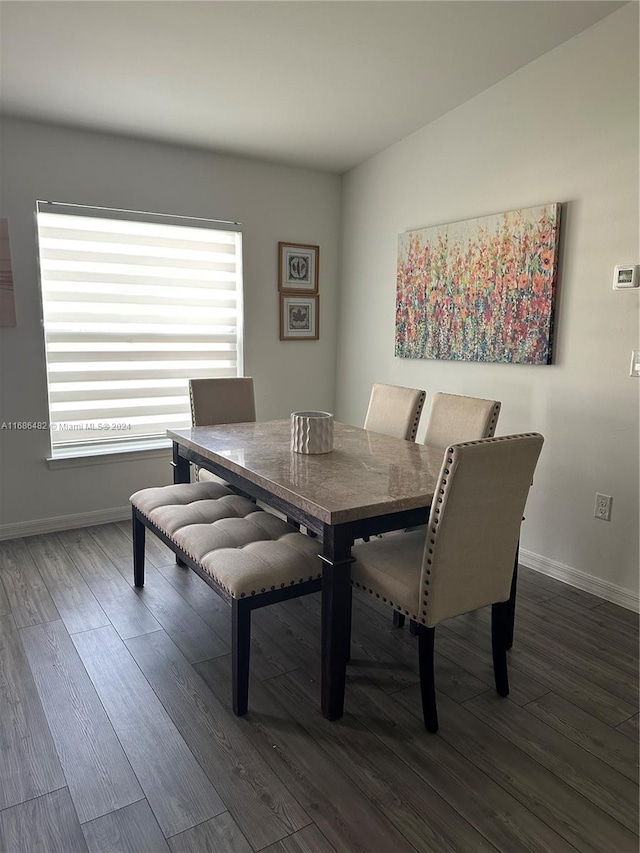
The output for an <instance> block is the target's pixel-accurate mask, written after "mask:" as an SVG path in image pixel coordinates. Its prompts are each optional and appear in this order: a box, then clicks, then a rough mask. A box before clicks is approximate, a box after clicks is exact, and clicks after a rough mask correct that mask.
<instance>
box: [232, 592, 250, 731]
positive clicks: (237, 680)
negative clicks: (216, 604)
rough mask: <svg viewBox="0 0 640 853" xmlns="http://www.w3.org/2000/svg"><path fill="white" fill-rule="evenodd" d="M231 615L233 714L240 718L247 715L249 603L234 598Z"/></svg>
mask: <svg viewBox="0 0 640 853" xmlns="http://www.w3.org/2000/svg"><path fill="white" fill-rule="evenodd" d="M231 613H232V615H231V631H232V633H233V636H232V641H231V661H232V662H231V666H232V670H233V687H232V689H233V712H234V714H236V715H237V716H238V717H241V716H242V715H243V714H246V713H247V708H248V705H249V652H250V650H251V608H250V607H249V602H248V601H244V600H243V599H238V598H234V599H233V602H232V605H231Z"/></svg>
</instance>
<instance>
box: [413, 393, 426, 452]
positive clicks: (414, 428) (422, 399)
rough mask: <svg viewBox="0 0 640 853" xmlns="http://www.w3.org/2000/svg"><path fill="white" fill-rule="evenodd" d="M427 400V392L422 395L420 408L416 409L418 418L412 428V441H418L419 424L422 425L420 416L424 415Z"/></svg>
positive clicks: (414, 420) (419, 403) (416, 417)
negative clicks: (423, 410)
mask: <svg viewBox="0 0 640 853" xmlns="http://www.w3.org/2000/svg"><path fill="white" fill-rule="evenodd" d="M426 399H427V392H426V391H422V393H421V394H420V400H419V402H418V408H417V409H416V416H415V418H414V419H413V426H412V427H411V435H410V436H409V440H410V441H415V440H416V435H417V434H418V424H419V423H420V415H421V414H422V409H423V407H424V401H425V400H426Z"/></svg>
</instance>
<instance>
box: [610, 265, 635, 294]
mask: <svg viewBox="0 0 640 853" xmlns="http://www.w3.org/2000/svg"><path fill="white" fill-rule="evenodd" d="M630 287H638V267H637V266H634V265H633V264H621V265H620V266H617V267H616V268H615V270H614V272H613V289H614V290H628V289H629V288H630Z"/></svg>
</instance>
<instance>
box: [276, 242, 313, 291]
mask: <svg viewBox="0 0 640 853" xmlns="http://www.w3.org/2000/svg"><path fill="white" fill-rule="evenodd" d="M319 256H320V247H319V246H305V245H303V244H302V243H278V290H279V291H281V292H283V291H296V292H301V291H304V292H305V293H317V292H318V262H319Z"/></svg>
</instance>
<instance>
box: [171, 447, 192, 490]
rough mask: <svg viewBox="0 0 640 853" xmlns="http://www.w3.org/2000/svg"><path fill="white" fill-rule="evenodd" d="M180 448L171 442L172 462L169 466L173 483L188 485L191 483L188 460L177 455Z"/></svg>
mask: <svg viewBox="0 0 640 853" xmlns="http://www.w3.org/2000/svg"><path fill="white" fill-rule="evenodd" d="M179 450H180V447H179V445H178V443H177V442H176V441H174V442H173V460H172V462H171V465H172V466H173V482H174V484H177V483H189V482H190V481H191V471H190V465H189V460H188V459H185V458H184V456H180V453H179Z"/></svg>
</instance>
